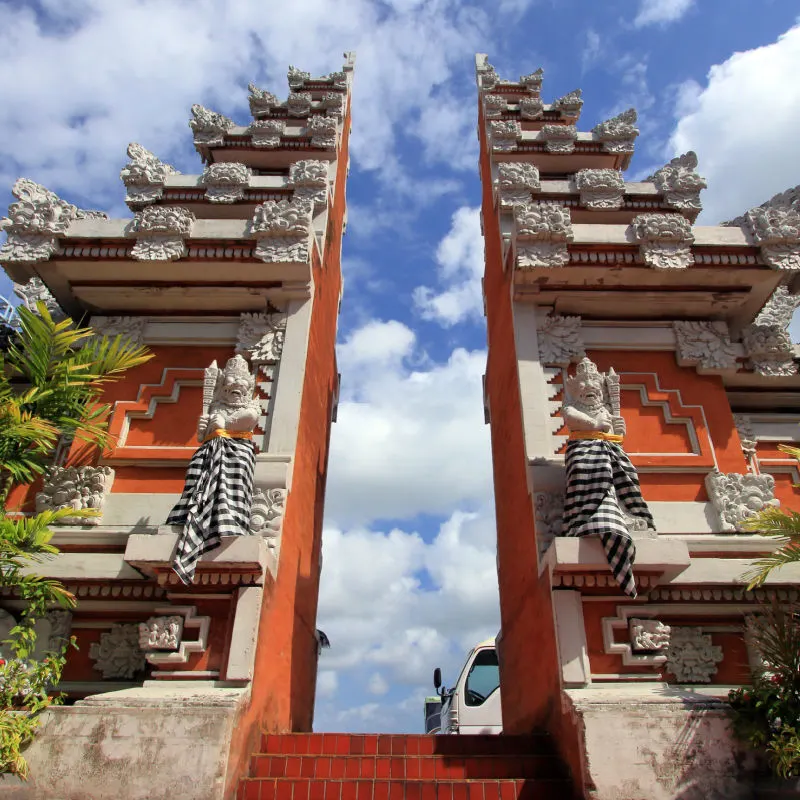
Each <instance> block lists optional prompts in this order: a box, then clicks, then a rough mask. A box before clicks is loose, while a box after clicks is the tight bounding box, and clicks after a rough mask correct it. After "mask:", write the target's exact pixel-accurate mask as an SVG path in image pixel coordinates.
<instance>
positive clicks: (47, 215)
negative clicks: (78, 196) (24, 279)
mask: <svg viewBox="0 0 800 800" xmlns="http://www.w3.org/2000/svg"><path fill="white" fill-rule="evenodd" d="M11 194H12V195H14V197H16V198H17V199H16V201H15V202H13V203H12V204H11V205H10V206H9V207H8V216H7V217H3V218H2V219H0V230H4V231H5V232H6V241H5V243H4V244H3V246H2V247H0V262H1V261H4V262H7V263H14V262H22V263H29V264H30V263H35V262H38V261H47V259H48V258H50V256H52V255H53V253H55V251H56V250H57V249H58V237H59V235H60V234H62V233H66V232H67V228H69V226H70V223H71V222H72V221H73V220H76V219H89V218H97V219H106V215H105V214H104V213H103V212H102V211H84V210H83V209H80V208H78V207H77V206H74V205H72V203H68V202H66V200H62V199H61V198H60V197H59V196H58V195H57V194H56V193H55V192H51V191H50V190H49V189H45V187H44V186H42V185H41V184H38V183H34V182H33V181H32V180H29V179H28V178H19V179H18V180H17V181H16V182H15V183H14V186H13V187H12V189H11Z"/></svg>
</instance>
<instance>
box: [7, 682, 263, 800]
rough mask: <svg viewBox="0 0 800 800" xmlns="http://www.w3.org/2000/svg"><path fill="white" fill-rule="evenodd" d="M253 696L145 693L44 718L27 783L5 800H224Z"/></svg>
mask: <svg viewBox="0 0 800 800" xmlns="http://www.w3.org/2000/svg"><path fill="white" fill-rule="evenodd" d="M247 700H248V690H246V689H228V688H214V687H212V686H211V685H208V684H207V685H201V686H197V684H196V683H195V684H191V685H190V684H187V683H181V684H179V685H176V684H171V685H168V686H163V685H160V686H145V687H141V688H136V689H126V690H123V691H119V692H109V693H107V694H100V695H94V696H92V697H89V698H86V700H83V701H81V702H79V703H76V704H75V705H74V706H71V707H68V708H64V707H61V708H55V709H52V710H50V711H47V712H45V717H44V720H43V722H42V726H41V728H40V729H39V735H38V736H37V738H36V740H35V741H34V742H33V744H32V745H31V746H30V747H29V748H28V749H27V750H26V751H25V757H26V758H27V760H28V764H29V766H30V777H29V779H28V781H27V783H25V782H23V781H20V780H18V779H16V778H12V777H9V776H2V778H0V798H3V800H23V798H24V800H101V798H102V800H108V798H113V800H175V799H176V798H181V797H186V798H192V800H222V798H223V793H224V787H225V782H226V780H225V779H226V769H227V765H228V753H229V749H230V743H231V736H232V733H233V730H234V727H235V725H236V723H237V719H238V717H239V715H240V714H241V712H242V710H243V708H244V707H245V705H246V703H247Z"/></svg>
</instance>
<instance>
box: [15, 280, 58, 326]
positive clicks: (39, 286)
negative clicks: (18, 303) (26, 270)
mask: <svg viewBox="0 0 800 800" xmlns="http://www.w3.org/2000/svg"><path fill="white" fill-rule="evenodd" d="M14 294H15V295H16V296H17V297H19V298H20V300H22V305H24V306H25V308H27V309H28V311H30V312H31V313H33V314H37V315H38V314H39V309H38V308H37V304H38V303H40V302H41V303H44V305H45V308H46V309H47V310H48V311H49V312H50V316H51V317H52V318H53V319H54V320H56V321H57V322H58V321H60V320H62V319H65V318H66V316H67V315H66V314H65V313H64V311H63V310H62V308H61V306H60V305H59V304H58V302H57V301H56V299H55V297H53V295H52V294H50V290H49V289H48V288H47V287H46V286H45V285H44V282H43V281H42V279H41V278H31V279H30V280H28V282H27V283H15V284H14Z"/></svg>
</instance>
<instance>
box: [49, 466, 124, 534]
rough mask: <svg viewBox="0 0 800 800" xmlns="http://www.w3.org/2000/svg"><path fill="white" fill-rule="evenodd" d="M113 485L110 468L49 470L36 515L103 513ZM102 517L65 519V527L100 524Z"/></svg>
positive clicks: (57, 468) (63, 520) (86, 467)
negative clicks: (67, 511) (72, 510)
mask: <svg viewBox="0 0 800 800" xmlns="http://www.w3.org/2000/svg"><path fill="white" fill-rule="evenodd" d="M113 483H114V470H113V469H111V467H89V466H84V467H60V466H55V467H50V469H49V470H48V471H47V472H46V473H45V476H44V484H43V486H42V490H41V491H40V492H37V493H36V512H37V513H39V512H41V511H58V510H61V509H67V508H72V509H74V510H75V511H80V510H84V509H87V508H88V509H94V510H96V511H99V512H102V510H103V506H104V505H105V500H106V496H107V495H108V494H109V493H110V492H111V486H112V485H113ZM100 522H101V516H96V517H88V518H86V519H82V518H79V517H65V518H64V519H62V520H61V521H60V524H62V525H99V524H100Z"/></svg>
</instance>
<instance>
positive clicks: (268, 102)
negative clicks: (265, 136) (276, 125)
mask: <svg viewBox="0 0 800 800" xmlns="http://www.w3.org/2000/svg"><path fill="white" fill-rule="evenodd" d="M247 88H248V90H249V92H250V96H249V97H248V98H247V99H248V101H249V103H250V113H251V114H252V115H253V119H261V117H266V116H268V115H269V114H270V112H271V111H272V109H273V108H274V107H275V106H279V105H280V104H281V101H280V100H279V99H278V98H277V96H276V95H274V94H272V92H267V91H265V90H264V89H259V88H258V86H256V85H255V84H254V83H248V84H247Z"/></svg>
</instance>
